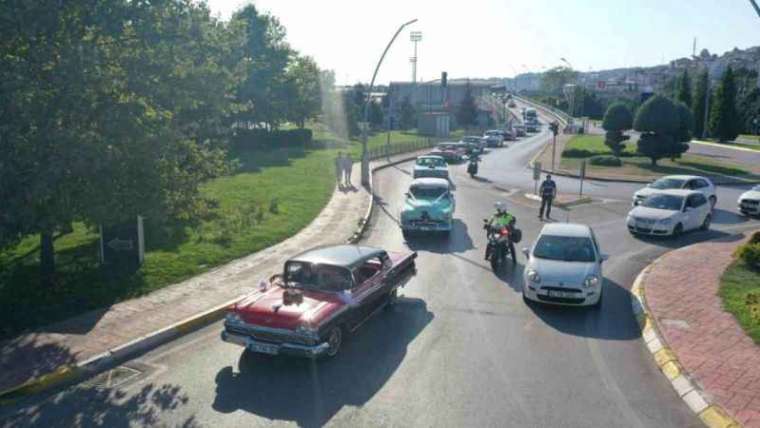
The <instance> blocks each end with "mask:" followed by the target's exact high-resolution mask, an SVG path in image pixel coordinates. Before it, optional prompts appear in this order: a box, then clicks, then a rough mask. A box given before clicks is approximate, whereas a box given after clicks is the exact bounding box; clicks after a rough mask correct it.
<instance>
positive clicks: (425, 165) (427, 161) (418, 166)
mask: <svg viewBox="0 0 760 428" xmlns="http://www.w3.org/2000/svg"><path fill="white" fill-rule="evenodd" d="M412 176H413V177H414V178H422V177H435V178H445V179H448V178H449V166H448V165H447V164H446V159H444V158H443V157H441V156H431V155H426V156H419V157H418V158H417V161H416V162H415V163H414V173H413V174H412Z"/></svg>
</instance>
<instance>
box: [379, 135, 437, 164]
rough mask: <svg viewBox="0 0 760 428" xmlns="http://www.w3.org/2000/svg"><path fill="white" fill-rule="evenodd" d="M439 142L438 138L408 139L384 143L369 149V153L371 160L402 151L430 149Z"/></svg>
mask: <svg viewBox="0 0 760 428" xmlns="http://www.w3.org/2000/svg"><path fill="white" fill-rule="evenodd" d="M439 142H440V141H439V140H436V139H430V140H427V139H424V140H423V139H420V140H414V141H406V142H403V143H391V145H390V146H388V145H382V146H380V147H375V148H371V149H368V151H367V154H368V155H369V159H370V160H374V159H381V158H387V157H390V156H395V155H398V154H401V153H409V152H416V151H418V150H423V149H429V148H432V147H434V146H435V145H436V144H438V143H439Z"/></svg>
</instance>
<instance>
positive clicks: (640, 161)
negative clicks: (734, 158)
mask: <svg viewBox="0 0 760 428" xmlns="http://www.w3.org/2000/svg"><path fill="white" fill-rule="evenodd" d="M573 148H574V149H581V150H587V151H589V152H592V153H593V154H594V155H611V154H612V153H611V152H610V151H609V148H608V147H607V146H605V145H604V137H603V136H601V135H578V136H575V137H573V138H572V139H571V140H570V141H569V142H568V143H567V145H566V146H565V150H567V149H573ZM635 151H636V145H635V143H632V142H631V143H628V144H626V148H625V152H626V153H631V154H633V153H635ZM621 160H622V161H623V166H620V167H609V166H597V165H590V164H587V165H586V168H587V169H586V171H587V173H589V174H596V175H607V176H635V177H643V178H654V177H658V176H661V175H670V174H697V175H709V176H716V175H718V176H721V175H723V176H725V175H730V176H738V177H743V178H748V179H754V180H757V179H760V177H758V176H757V175H755V174H752V173H751V172H750V171H747V170H745V169H742V168H740V167H737V166H736V165H735V164H731V163H728V162H723V161H716V160H714V159H712V158H709V157H706V156H700V155H693V154H688V153H685V154H683V155H682V156H681V157H680V158H679V159H676V160H675V161H671V160H670V159H660V160H659V161H658V162H657V165H656V166H652V165H651V162H650V160H649V158H646V157H642V156H624V157H622V158H621ZM581 161H582V159H580V158H566V157H563V158H562V161H561V163H560V168H562V169H565V170H568V171H578V170H579V169H580V165H581Z"/></svg>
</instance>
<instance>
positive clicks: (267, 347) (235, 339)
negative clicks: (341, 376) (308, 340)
mask: <svg viewBox="0 0 760 428" xmlns="http://www.w3.org/2000/svg"><path fill="white" fill-rule="evenodd" d="M222 341H224V342H227V343H232V344H235V345H239V346H242V347H244V348H246V349H248V350H249V351H253V352H259V353H262V354H270V355H279V354H284V355H295V356H301V357H312V358H313V357H318V356H320V355H322V354H324V353H325V352H327V349H328V348H329V347H330V345H329V344H328V343H327V342H322V343H320V344H317V345H299V344H296V343H269V342H263V341H259V340H255V339H253V338H252V337H250V336H246V335H243V334H237V333H232V332H229V331H227V330H223V331H222Z"/></svg>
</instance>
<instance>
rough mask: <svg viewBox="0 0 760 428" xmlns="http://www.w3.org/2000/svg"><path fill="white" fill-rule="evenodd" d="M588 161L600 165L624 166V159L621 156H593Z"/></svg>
mask: <svg viewBox="0 0 760 428" xmlns="http://www.w3.org/2000/svg"><path fill="white" fill-rule="evenodd" d="M588 162H589V163H590V164H591V165H598V166H623V161H621V160H620V158H618V157H615V156H609V155H599V156H592V157H591V158H590V159H589V160H588Z"/></svg>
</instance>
